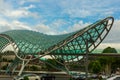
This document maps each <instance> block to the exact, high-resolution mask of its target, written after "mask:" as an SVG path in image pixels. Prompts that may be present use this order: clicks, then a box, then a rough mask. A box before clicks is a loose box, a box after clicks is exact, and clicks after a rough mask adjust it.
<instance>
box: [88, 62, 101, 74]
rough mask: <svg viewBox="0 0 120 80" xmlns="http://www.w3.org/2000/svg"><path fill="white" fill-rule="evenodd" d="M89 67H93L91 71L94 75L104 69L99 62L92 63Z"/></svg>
mask: <svg viewBox="0 0 120 80" xmlns="http://www.w3.org/2000/svg"><path fill="white" fill-rule="evenodd" d="M89 67H91V70H92V72H93V73H99V72H100V71H101V68H102V66H101V64H100V62H99V61H98V60H96V61H93V62H91V63H90V65H89Z"/></svg>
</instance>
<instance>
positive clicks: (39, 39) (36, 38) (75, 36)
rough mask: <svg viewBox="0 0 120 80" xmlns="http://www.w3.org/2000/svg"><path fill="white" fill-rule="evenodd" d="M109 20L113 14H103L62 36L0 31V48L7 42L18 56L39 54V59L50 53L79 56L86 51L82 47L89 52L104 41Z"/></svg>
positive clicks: (70, 57)
mask: <svg viewBox="0 0 120 80" xmlns="http://www.w3.org/2000/svg"><path fill="white" fill-rule="evenodd" d="M113 22H114V19H113V17H107V18H105V19H103V20H98V21H96V22H95V23H93V24H91V25H89V26H87V27H85V28H83V29H81V30H78V31H75V32H72V33H68V34H63V35H46V34H42V33H39V32H35V31H29V30H10V31H6V32H3V33H1V34H0V43H1V44H0V51H1V52H2V50H4V48H5V47H6V46H8V45H9V44H11V45H12V46H13V48H14V49H15V51H16V52H17V54H16V55H17V57H18V58H19V59H21V58H23V57H22V56H23V55H33V56H35V57H36V55H39V57H40V59H41V57H42V56H45V55H51V56H52V57H53V58H55V59H58V58H62V59H63V60H65V61H70V60H74V59H76V58H79V56H76V55H77V54H84V53H86V48H88V51H89V52H90V53H91V52H92V51H93V50H94V49H95V48H96V47H97V46H98V45H99V44H100V43H101V42H102V41H103V40H104V38H105V37H106V35H107V34H108V32H109V31H110V29H111V27H112V25H113ZM86 45H87V46H86ZM62 54H66V55H62ZM67 54H75V55H74V56H73V55H71V56H70V55H69V56H68V55H67Z"/></svg>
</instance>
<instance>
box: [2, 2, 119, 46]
mask: <svg viewBox="0 0 120 80" xmlns="http://www.w3.org/2000/svg"><path fill="white" fill-rule="evenodd" d="M108 16H113V17H114V18H115V22H114V25H113V28H112V30H111V31H110V34H109V35H108V36H107V38H106V39H105V41H104V43H105V44H106V43H107V44H109V43H111V44H112V43H114V44H113V45H118V44H117V43H119V42H120V35H119V34H120V0H114V1H113V0H0V32H4V31H7V30H14V29H28V30H34V31H39V32H42V33H45V34H52V35H56V34H57V35H58V34H64V33H69V32H72V31H76V30H78V29H81V28H84V27H86V26H87V25H89V24H91V23H93V22H95V21H97V20H99V19H103V18H105V17H108ZM115 43H116V44H115ZM111 44H110V45H111ZM119 47H120V46H119Z"/></svg>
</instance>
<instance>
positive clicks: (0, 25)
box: [0, 18, 34, 32]
mask: <svg viewBox="0 0 120 80" xmlns="http://www.w3.org/2000/svg"><path fill="white" fill-rule="evenodd" d="M14 29H27V30H34V29H32V28H31V27H30V26H28V24H25V23H22V22H19V21H17V20H15V21H7V20H5V19H1V18H0V32H4V31H8V30H14Z"/></svg>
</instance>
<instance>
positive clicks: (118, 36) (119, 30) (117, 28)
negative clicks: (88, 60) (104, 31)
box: [104, 20, 120, 43]
mask: <svg viewBox="0 0 120 80" xmlns="http://www.w3.org/2000/svg"><path fill="white" fill-rule="evenodd" d="M104 42H106V43H114V42H115V43H118V42H120V20H115V21H114V24H113V26H112V28H111V30H110V33H109V34H108V35H107V37H106V38H105V40H104Z"/></svg>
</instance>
